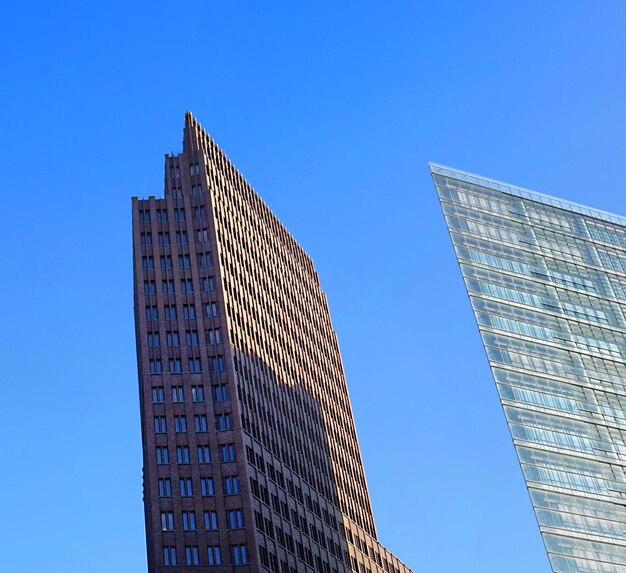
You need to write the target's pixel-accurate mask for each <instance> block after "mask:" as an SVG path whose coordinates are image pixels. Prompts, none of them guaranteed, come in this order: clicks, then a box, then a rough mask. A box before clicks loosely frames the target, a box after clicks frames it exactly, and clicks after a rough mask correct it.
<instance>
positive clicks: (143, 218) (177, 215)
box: [139, 185, 206, 223]
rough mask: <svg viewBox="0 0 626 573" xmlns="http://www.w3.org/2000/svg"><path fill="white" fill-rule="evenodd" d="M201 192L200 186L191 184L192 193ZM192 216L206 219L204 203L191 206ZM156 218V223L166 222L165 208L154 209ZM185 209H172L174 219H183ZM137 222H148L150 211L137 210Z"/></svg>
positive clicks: (196, 194)
mask: <svg viewBox="0 0 626 573" xmlns="http://www.w3.org/2000/svg"><path fill="white" fill-rule="evenodd" d="M200 194H202V187H201V186H199V185H198V186H195V185H194V186H193V188H192V195H194V196H198V195H200ZM192 216H193V219H196V220H197V219H206V207H205V206H204V205H200V206H199V207H193V208H192ZM156 220H157V222H158V223H167V221H168V214H167V210H166V209H157V211H156ZM185 220H186V217H185V209H184V208H182V207H180V208H176V209H174V221H185ZM139 222H140V223H150V222H151V216H150V211H146V210H141V211H139Z"/></svg>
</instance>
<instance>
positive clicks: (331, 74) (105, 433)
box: [0, 0, 626, 573]
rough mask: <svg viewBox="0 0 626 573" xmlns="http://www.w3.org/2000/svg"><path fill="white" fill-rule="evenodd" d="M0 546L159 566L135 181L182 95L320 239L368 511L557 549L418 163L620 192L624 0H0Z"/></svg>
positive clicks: (41, 558)
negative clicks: (146, 432)
mask: <svg viewBox="0 0 626 573" xmlns="http://www.w3.org/2000/svg"><path fill="white" fill-rule="evenodd" d="M0 21H2V22H3V28H4V30H3V33H2V34H0V62H1V69H2V74H0V93H1V94H2V107H1V109H0V119H1V125H2V137H1V138H0V151H1V152H2V156H3V157H4V166H3V169H2V176H1V181H2V199H3V200H2V214H3V221H2V225H1V226H0V235H1V236H0V239H1V240H0V260H1V261H2V265H3V275H2V276H3V281H2V293H3V312H2V316H3V320H2V325H3V328H2V329H0V358H1V359H2V365H3V373H2V378H1V380H2V400H0V437H1V439H0V459H1V460H2V468H3V471H2V472H0V492H1V494H0V499H1V502H2V503H1V505H0V514H1V515H2V519H1V520H0V553H1V554H2V569H3V570H6V571H11V572H12V573H32V572H33V571H36V572H37V573H101V572H102V573H104V572H107V573H109V572H110V571H115V572H116V573H131V572H132V573H136V572H138V571H145V570H146V564H145V545H144V544H145V541H144V533H143V513H142V505H141V504H142V502H141V457H140V454H141V451H140V434H139V409H138V399H137V380H136V363H135V344H134V330H133V312H132V269H131V243H130V240H131V235H130V197H131V196H132V195H139V196H148V195H159V194H160V193H161V192H162V188H163V156H164V154H165V153H168V152H170V151H178V150H180V147H181V141H182V131H181V130H182V126H183V119H184V111H185V110H187V109H191V110H192V111H193V112H194V114H195V115H196V116H197V117H198V118H199V120H200V121H201V122H202V124H203V125H204V127H206V128H207V129H208V130H209V131H210V133H211V134H212V135H213V137H214V138H215V139H216V140H217V142H218V143H219V144H220V146H221V147H222V148H223V149H225V151H226V152H227V154H228V155H229V157H230V158H231V159H232V160H233V161H234V162H235V164H236V165H237V166H238V167H239V168H240V169H241V170H242V172H243V173H244V175H245V176H246V177H247V178H248V180H249V181H250V182H251V183H252V185H253V186H254V187H255V188H256V190H257V191H258V192H259V193H260V194H261V196H262V197H263V198H264V199H265V201H267V203H268V204H269V205H270V206H271V208H272V209H273V210H274V212H275V213H276V214H277V215H278V216H279V217H280V218H281V219H282V221H283V222H284V223H285V224H286V225H287V227H288V228H289V229H290V230H291V231H292V233H293V234H294V236H295V237H296V238H297V239H298V240H299V241H300V242H301V243H302V245H303V246H304V247H305V248H306V250H307V251H308V252H309V254H310V255H311V256H312V257H313V260H314V261H315V263H316V266H317V269H318V272H319V274H320V277H321V281H322V285H323V287H324V289H325V291H326V292H327V294H328V298H329V301H330V306H331V311H332V313H333V321H334V325H335V328H336V330H337V331H338V335H339V340H340V344H341V347H342V352H343V358H344V363H345V368H346V372H347V376H348V383H349V387H350V392H351V397H352V403H353V408H354V411H355V414H356V420H357V427H358V431H359V437H360V441H361V448H362V452H363V456H364V460H365V465H366V471H367V476H368V482H369V486H370V490H371V495H372V501H373V505H374V511H375V514H376V519H377V524H378V530H379V536H380V538H381V540H382V541H383V542H384V543H386V544H387V545H388V546H389V547H390V549H392V550H393V551H394V552H396V553H397V555H398V556H399V557H400V558H401V559H402V560H403V561H404V562H406V563H407V564H409V565H410V566H412V567H413V569H414V570H415V572H416V573H418V572H431V571H439V572H444V573H445V572H457V571H463V572H464V573H496V572H498V573H499V572H501V571H506V572H507V573H528V572H529V571H532V572H538V573H548V571H549V565H548V561H547V557H546V555H545V551H544V549H543V546H542V543H541V539H540V536H539V533H538V528H537V526H536V524H535V521H534V517H533V514H532V509H531V505H530V501H529V499H528V496H527V493H526V491H525V488H524V484H523V479H522V476H521V472H520V470H519V467H518V465H517V461H516V458H515V454H514V451H513V446H512V444H511V442H510V438H509V435H508V431H507V429H506V426H505V422H504V416H503V415H502V412H501V408H500V405H499V402H498V398H497V395H496V391H495V387H494V384H493V381H492V379H491V376H490V373H489V370H488V366H487V361H486V359H485V356H484V353H483V351H482V346H481V344H480V341H479V337H478V332H477V329H476V326H475V324H474V322H473V318H472V316H471V311H470V307H469V303H468V301H467V296H466V294H465V292H464V288H463V285H462V280H461V276H460V273H459V271H458V269H457V265H456V262H455V259H454V255H453V251H452V247H451V244H450V240H449V238H448V236H447V232H446V230H445V225H444V221H443V217H442V216H441V212H440V208H439V206H438V204H437V200H436V195H435V191H434V189H433V186H432V182H431V180H430V176H429V173H428V168H427V162H428V161H436V162H439V163H444V164H448V165H452V166H454V167H457V168H460V169H465V170H468V171H474V172H477V173H480V174H483V175H486V176H489V177H492V178H499V179H503V180H505V181H510V182H512V183H515V184H518V185H522V186H525V187H529V188H532V189H535V190H537V191H541V192H544V193H549V194H555V195H559V196H562V197H565V198H568V199H571V200H574V201H577V202H582V203H588V204H590V205H592V206H595V207H598V208H601V209H605V210H608V211H615V212H618V213H622V214H626V196H625V195H624V176H623V167H622V166H623V162H624V157H625V156H626V129H624V125H625V115H626V106H624V101H626V67H625V66H624V61H623V60H624V54H625V53H626V5H624V3H623V2H618V1H606V2H595V3H593V6H592V5H591V4H590V3H589V2H582V1H576V0H571V1H568V2H539V1H528V2H495V1H476V2H460V1H456V2H454V1H447V2H446V1H441V2H430V3H426V2H414V1H413V2H409V1H406V2H399V1H389V2H386V3H380V2H373V1H366V0H362V1H359V2H356V1H354V2H352V1H346V2H325V1H321V2H316V3H306V4H305V3H289V2H285V1H283V2H273V1H270V0H268V1H266V2H237V1H234V2H213V1H208V0H207V1H205V2H190V1H186V2H185V1H183V2H158V1H155V2H150V3H148V2H143V3H142V2H132V1H130V2H129V1H126V2H119V1H110V2H107V3H104V2H102V3H92V2H75V3H68V2H54V3H53V2H37V1H35V2H31V3H28V4H24V3H18V2H5V3H3V4H2V7H0Z"/></svg>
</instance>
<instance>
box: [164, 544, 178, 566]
mask: <svg viewBox="0 0 626 573" xmlns="http://www.w3.org/2000/svg"><path fill="white" fill-rule="evenodd" d="M163 565H178V563H177V561H176V547H164V548H163Z"/></svg>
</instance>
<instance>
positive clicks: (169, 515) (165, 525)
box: [161, 511, 174, 531]
mask: <svg viewBox="0 0 626 573" xmlns="http://www.w3.org/2000/svg"><path fill="white" fill-rule="evenodd" d="M161 529H162V530H163V531H174V513H173V512H171V511H162V512H161Z"/></svg>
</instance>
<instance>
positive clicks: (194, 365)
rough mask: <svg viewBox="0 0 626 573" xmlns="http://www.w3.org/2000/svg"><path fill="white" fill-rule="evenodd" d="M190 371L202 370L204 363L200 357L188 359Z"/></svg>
mask: <svg viewBox="0 0 626 573" xmlns="http://www.w3.org/2000/svg"><path fill="white" fill-rule="evenodd" d="M188 367H189V372H191V373H194V372H202V364H201V362H200V359H199V358H190V359H189V360H188Z"/></svg>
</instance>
